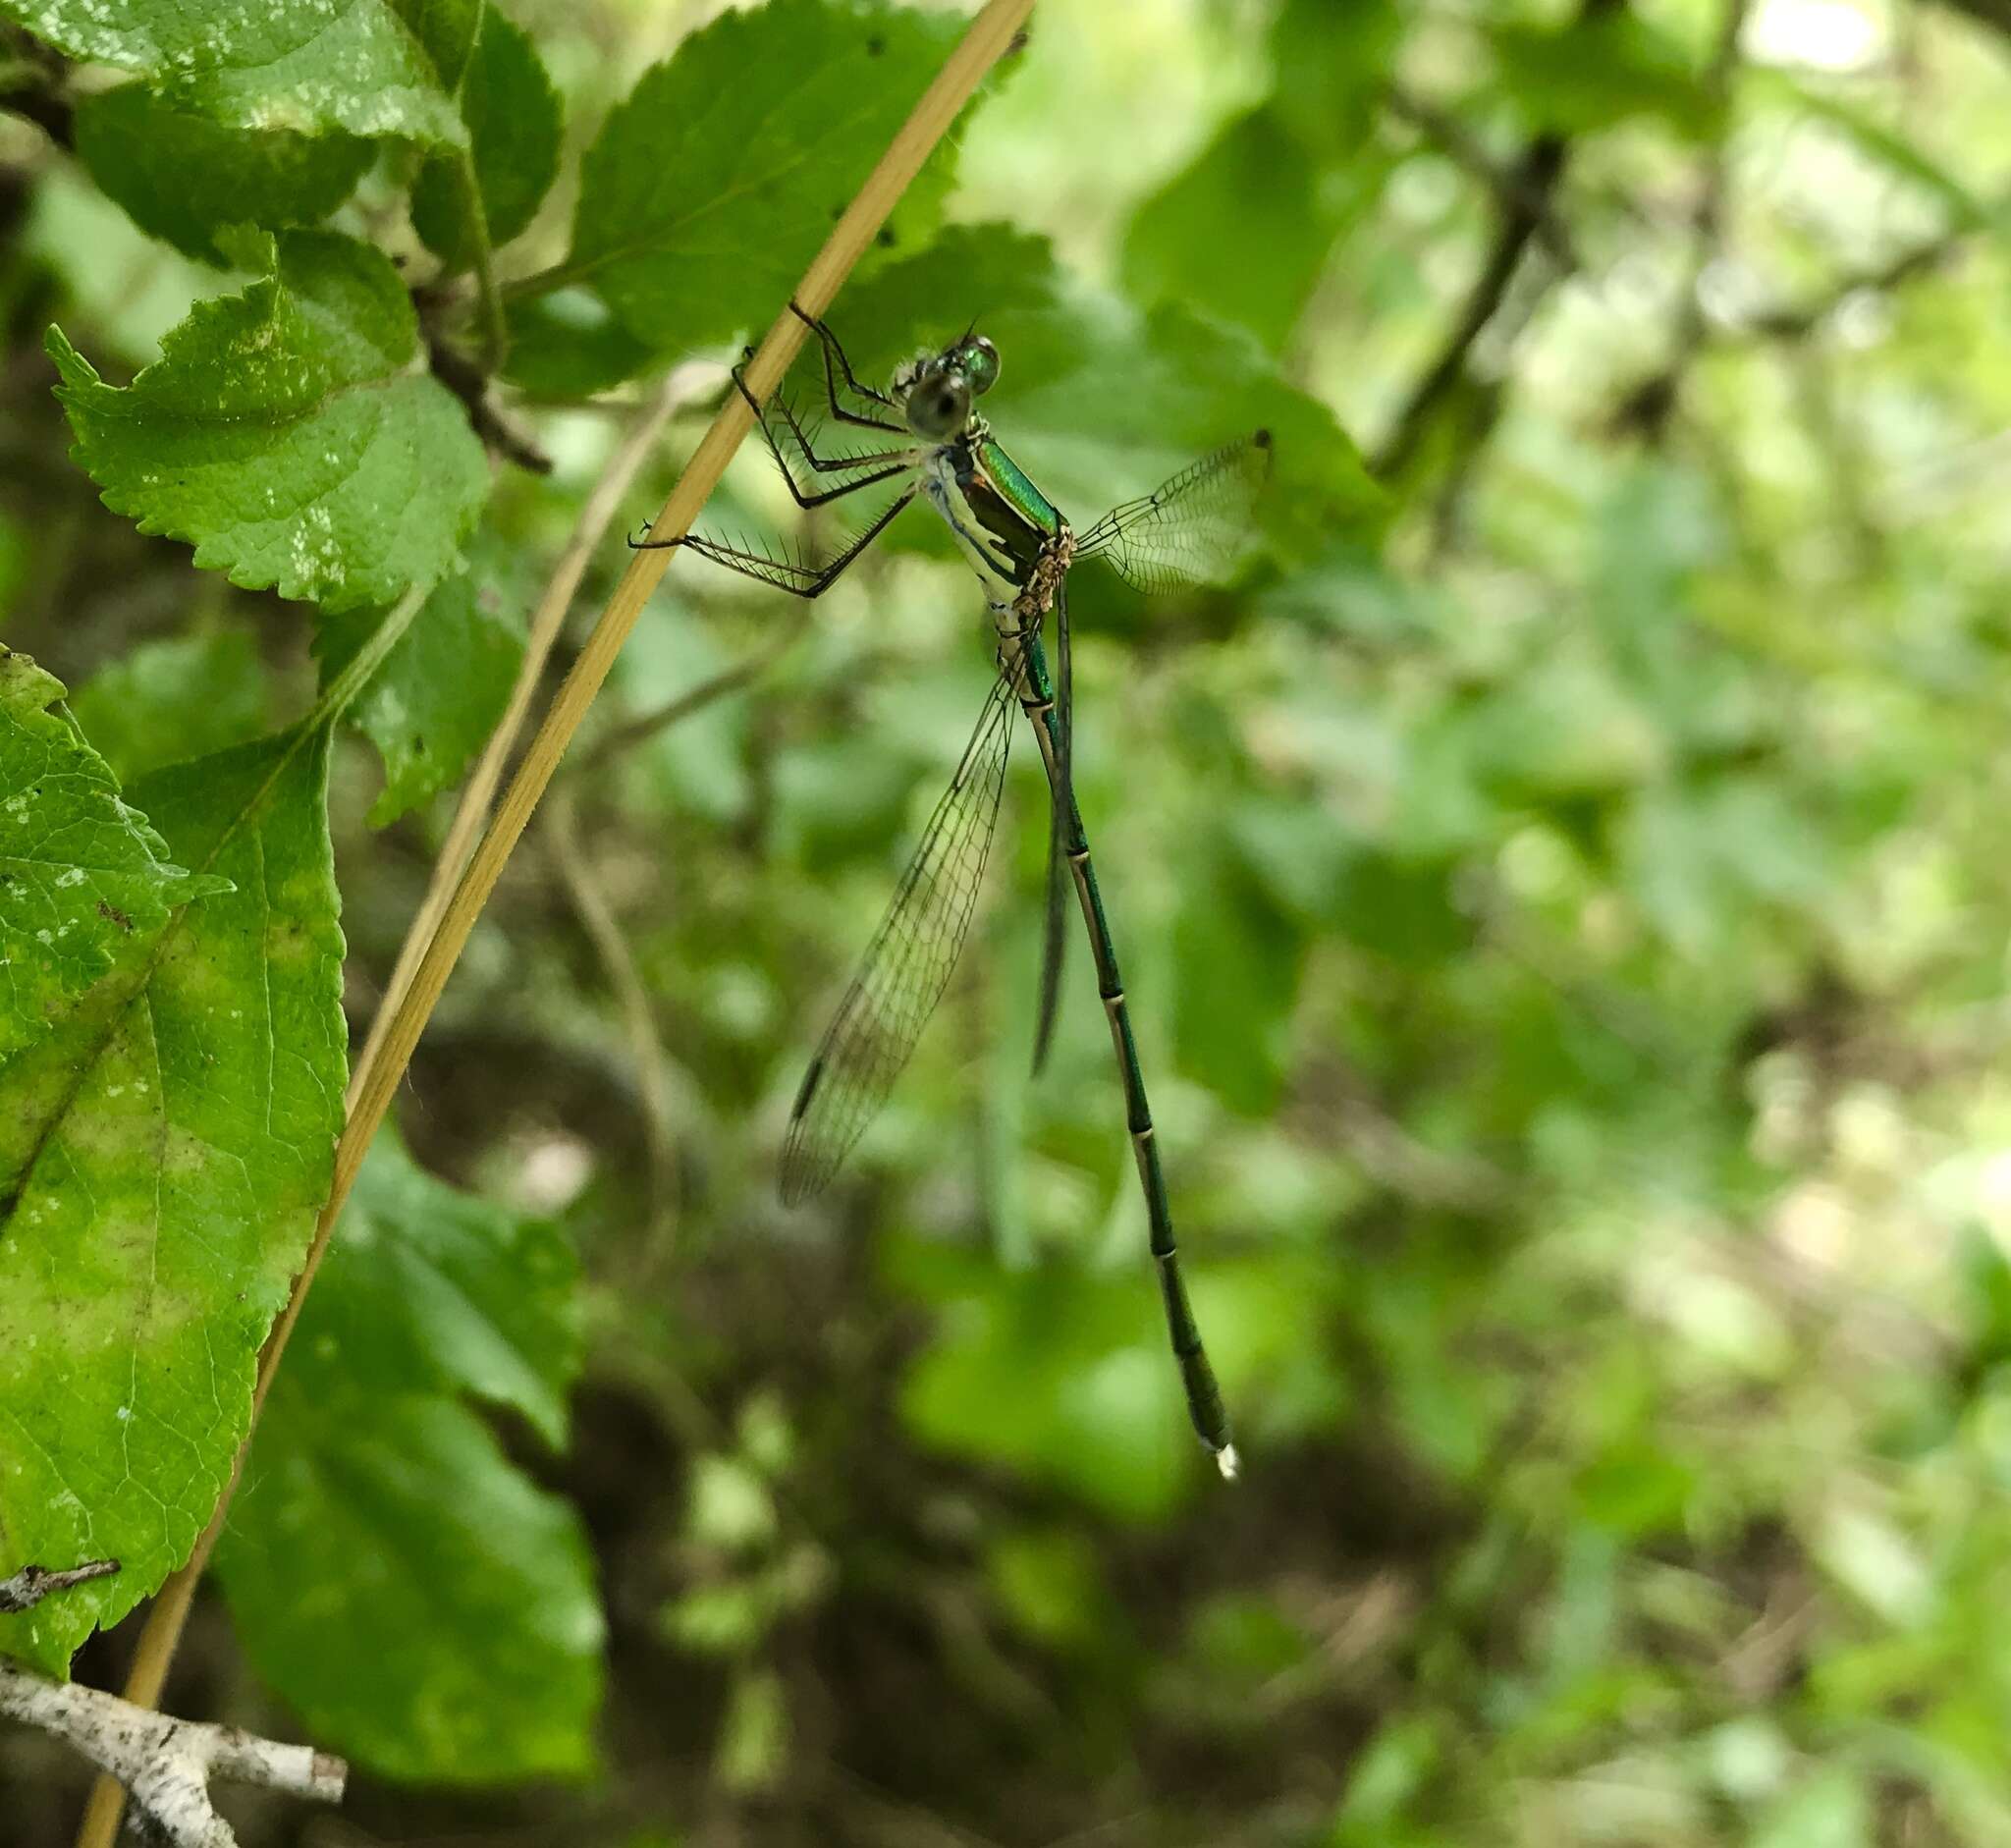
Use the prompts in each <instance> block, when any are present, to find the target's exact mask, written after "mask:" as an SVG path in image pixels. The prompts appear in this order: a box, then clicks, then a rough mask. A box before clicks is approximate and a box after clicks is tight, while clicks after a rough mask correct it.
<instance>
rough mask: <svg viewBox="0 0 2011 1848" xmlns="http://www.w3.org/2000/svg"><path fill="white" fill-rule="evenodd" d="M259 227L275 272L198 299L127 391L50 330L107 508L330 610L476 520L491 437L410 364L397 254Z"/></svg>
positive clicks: (415, 563)
mask: <svg viewBox="0 0 2011 1848" xmlns="http://www.w3.org/2000/svg"><path fill="white" fill-rule="evenodd" d="M259 242H260V244H261V245H262V246H263V249H264V252H265V255H266V259H267V261H268V263H269V265H270V271H269V273H268V274H267V275H266V276H264V277H263V278H261V279H260V280H259V281H257V282H254V283H252V284H251V285H250V287H249V288H247V289H246V290H245V293H244V294H243V295H239V296H226V297H222V298H218V299H212V300H208V301H202V302H198V303H197V304H196V306H195V308H194V310H193V312H192V313H190V316H189V318H188V319H187V320H186V321H184V322H183V323H182V325H181V326H180V327H178V328H176V329H175V330H174V332H173V333H172V334H170V335H169V336H168V338H167V339H166V340H165V341H164V342H163V343H162V347H161V356H160V358H159V359H158V360H157V361H156V362H155V363H154V364H152V365H150V366H148V367H147V368H146V369H145V370H144V371H142V372H141V373H140V374H139V375H138V377H137V378H136V379H135V380H134V381H133V383H132V385H130V386H128V387H126V388H124V389H123V390H122V389H120V388H119V387H116V386H113V385H108V384H106V383H105V381H104V380H102V379H101V378H99V376H98V375H97V372H96V371H95V370H94V369H93V368H92V366H91V365H90V363H89V362H88V361H87V360H85V359H84V358H83V357H82V355H81V354H80V353H78V352H77V351H76V349H75V348H73V347H72V346H71V344H70V343H69V341H67V340H66V339H64V337H63V335H62V332H61V330H60V329H56V328H51V329H50V331H49V343H48V344H49V353H50V355H51V357H53V358H54V359H55V361H56V367H57V370H58V371H59V372H60V373H61V374H62V378H63V383H62V384H61V385H60V386H59V387H58V388H57V396H58V397H59V398H60V399H61V400H62V401H63V406H64V408H65V409H66V410H67V411H68V412H69V416H70V426H71V428H72V430H74V431H75V432H76V435H77V447H76V450H75V451H74V452H73V453H74V454H75V456H76V458H77V460H78V461H79V462H82V464H83V465H84V467H86V468H87V469H88V470H89V471H90V473H91V476H92V478H93V479H94V480H95V481H96V482H97V483H98V485H99V487H101V488H102V489H103V490H104V501H105V504H106V506H108V507H110V508H111V509H112V510H113V511H114V512H115V513H121V514H128V515H131V516H134V517H135V518H136V519H137V520H138V522H139V528H140V530H141V531H142V532H153V533H166V534H168V535H169V536H170V537H172V538H177V539H185V540H188V541H190V543H191V544H193V545H194V547H195V563H196V564H197V565H199V566H202V567H204V568H205V569H208V570H215V571H226V572H228V573H229V575H230V578H231V581H232V582H233V583H237V584H242V585H244V586H245V588H246V589H256V590H263V589H276V590H277V591H279V593H280V594H281V595H282V596H285V597H300V598H307V599H311V600H313V601H315V602H318V603H321V604H323V605H324V606H326V607H327V608H328V609H331V610H349V609H355V608H357V607H358V606H360V605H365V604H377V605H383V604H389V603H393V602H396V601H397V599H398V598H399V597H400V596H401V595H403V594H404V592H405V591H406V590H407V589H408V588H409V587H410V586H412V585H413V584H429V583H431V582H433V581H434V580H435V579H437V578H438V577H439V576H440V575H441V573H442V572H443V571H446V569H447V567H448V565H449V563H450V561H451V560H452V559H453V557H454V555H455V551H456V549H457V548H458V546H459V545H460V543H461V541H462V538H463V537H464V536H465V534H466V533H467V531H468V529H469V527H470V526H472V524H473V523H474V519H475V516H476V515H477V514H478V513H479V511H480V508H481V504H482V499H483V496H484V495H485V494H486V492H487V490H488V481H489V476H488V468H487V465H486V463H485V462H484V461H483V457H482V449H481V445H480V444H479V443H478V442H477V441H476V440H475V438H474V436H473V435H472V434H471V433H470V431H469V429H468V427H467V419H466V417H465V416H464V415H463V414H462V408H461V407H460V406H459V405H458V404H457V403H456V402H455V400H454V398H453V396H452V394H450V393H449V392H448V391H447V389H446V388H445V387H444V386H442V385H440V384H439V383H438V382H437V381H435V380H434V379H432V378H430V377H427V376H425V375H424V374H423V373H420V372H416V371H414V370H413V367H414V364H415V362H416V361H417V358H418V352H419V339H418V322H417V319H416V317H415V316H414V315H413V313H412V309H411V303H410V301H409V299H408V298H407V296H406V293H405V289H404V286H403V285H402V284H401V282H400V281H399V277H398V272H397V271H396V270H395V269H394V268H393V267H392V265H391V263H390V261H389V259H388V258H386V257H384V256H383V255H381V254H380V253H379V252H378V251H376V250H374V249H372V248H371V247H370V246H369V245H364V244H358V243H357V242H355V241H354V240H353V239H350V238H342V237H337V236H335V235H333V234H332V233H327V232H303V231H297V232H287V233H284V234H282V235H281V236H280V237H279V238H278V239H277V240H276V241H273V240H260V241H259Z"/></svg>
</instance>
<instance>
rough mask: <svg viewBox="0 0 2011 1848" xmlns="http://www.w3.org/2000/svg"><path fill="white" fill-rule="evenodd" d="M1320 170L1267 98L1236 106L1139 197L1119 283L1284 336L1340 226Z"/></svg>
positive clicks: (1268, 338) (1275, 337)
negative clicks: (1210, 136) (1165, 178)
mask: <svg viewBox="0 0 2011 1848" xmlns="http://www.w3.org/2000/svg"><path fill="white" fill-rule="evenodd" d="M1321 177H1322V176H1321V173H1320V170H1319V168H1318V167H1316V166H1315V164H1314V162H1313V158H1312V156H1311V155H1310V154H1308V153H1307V152H1306V150H1305V148H1304V147H1303V146H1302V145H1301V144H1300V142H1299V140H1298V138H1297V136H1295V135H1293V134H1292V132H1291V131H1290V130H1289V129H1288V128H1287V127H1286V126H1285V123H1284V121H1283V119H1282V118H1281V117H1280V115H1279V114H1278V112H1277V110H1276V109H1273V108H1268V107H1266V108H1259V109H1253V110H1251V111H1249V113H1248V114H1246V115H1242V116H1238V117H1237V118H1236V119H1235V121H1233V122H1231V123H1230V124H1229V125H1228V126H1227V127H1226V128H1225V129H1223V132H1222V133H1221V134H1220V135H1219V136H1216V138H1215V140H1214V141H1213V142H1211V143H1210V145H1209V146H1208V147H1206V148H1204V149H1203V150H1202V152H1201V153H1200V154H1198V155H1197V156H1196V157H1195V159H1194V160H1193V161H1192V162H1191V163H1190V164H1189V165H1188V166H1187V167H1185V168H1184V169H1182V170H1181V171H1180V172H1179V173H1177V174H1175V175H1174V176H1173V178H1172V179H1171V180H1169V182H1168V183H1167V184H1166V185H1165V186H1164V187H1162V188H1161V189H1160V190H1159V191H1158V192H1156V193H1154V194H1153V196H1152V197H1151V198H1149V199H1147V200H1146V201H1145V203H1144V204H1143V205H1142V206H1140V207H1139V209H1138V213H1137V216H1136V217H1134V218H1133V219H1132V221H1131V229H1130V231H1129V233H1128V234H1127V235H1126V237H1125V240H1124V283H1125V286H1126V287H1127V288H1128V289H1129V290H1130V292H1131V293H1132V294H1133V295H1134V296H1136V297H1137V298H1138V299H1140V300H1143V301H1163V300H1173V301H1182V302H1185V303H1186V304H1187V305H1188V306H1190V307H1195V308H1200V309H1203V310H1205V311H1206V312H1208V313H1210V314H1215V315H1219V316H1221V317H1222V319H1223V320H1225V321H1234V322H1237V323H1239V324H1240V325H1242V326H1244V327H1247V328H1249V329H1250V331H1251V332H1252V333H1254V334H1255V335H1256V336H1257V337H1258V339H1260V340H1261V341H1263V342H1264V343H1265V345H1266V346H1268V347H1273V348H1276V347H1277V346H1279V345H1280V344H1282V342H1283V341H1284V339H1285V337H1286V335H1288V334H1289V333H1290V332H1291V330H1292V327H1293V325H1294V323H1296V321H1297V320H1298V318H1299V312H1300V310H1301V309H1302V308H1303V307H1304V306H1305V304H1306V299H1307V297H1308V296H1309V295H1311V293H1312V290H1313V285H1314V283H1315V282H1316V281H1317V280H1318V279H1319V275H1320V271H1321V269H1322V267H1323V266H1324V264H1325V262H1326V259H1327V253H1328V251H1329V249H1330V248H1331V247H1332V244H1333V240H1334V238H1335V236H1336V235H1337V233H1338V231H1339V217H1338V214H1337V213H1335V212H1333V211H1332V210H1329V209H1327V208H1326V205H1325V202H1324V201H1323V199H1322V197H1321V186H1320V183H1321Z"/></svg>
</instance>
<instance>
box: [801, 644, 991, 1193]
mask: <svg viewBox="0 0 2011 1848" xmlns="http://www.w3.org/2000/svg"><path fill="white" fill-rule="evenodd" d="M1017 705H1018V700H1017V698H1016V696H1015V695H1014V692H1013V688H1012V682H1011V680H1010V679H1009V678H1008V677H1006V676H1005V675H1001V676H1000V678H999V679H997V680H996V681H995V682H994V683H993V686H992V690H991V692H990V693H989V694H988V695H986V698H985V708H984V711H983V712H982V713H980V714H979V716H978V723H977V730H976V731H975V732H973V733H972V734H971V739H970V742H969V744H967V745H966V746H965V747H964V752H963V761H962V762H961V763H960V764H958V765H957V767H956V775H955V777H954V779H953V780H952V781H951V785H950V788H948V789H946V790H945V791H944V792H943V799H942V800H941V801H940V802H938V803H937V804H936V812H935V813H934V814H933V815H931V816H930V817H929V825H928V827H927V829H926V830H924V832H923V834H922V840H921V844H920V845H919V846H918V847H916V848H915V853H914V858H913V859H911V860H910V861H909V862H908V865H907V870H906V872H904V873H902V874H901V876H900V884H899V885H898V886H897V887H896V888H895V893H894V899H893V902H892V903H890V904H889V905H888V907H887V915H886V916H885V917H884V918H882V919H881V920H880V928H879V930H878V931H876V932H875V933H874V936H873V941H872V943H871V944H869V945H868V946H867V948H866V953H865V955H864V956H863V957H862V958H860V961H859V967H858V973H857V974H855V975H854V976H853V977H852V981H851V986H850V987H849V988H847V989H846V990H845V992H844V999H843V1000H842V1001H841V1002H840V1003H839V1005H838V1012H837V1014H836V1015H834V1016H833V1018H832V1022H831V1025H830V1027H829V1028H828V1029H827V1030H826V1032H825V1035H824V1038H823V1040H822V1041H821V1042H820V1043H819V1045H818V1048H817V1053H816V1056H815V1057H814V1058H813V1059H812V1060H810V1069H809V1070H808V1071H806V1072H805V1073H804V1074H803V1083H802V1088H801V1089H800V1090H799V1091H797V1093H796V1102H795V1106H794V1108H793V1109H792V1110H791V1111H790V1113H789V1126H788V1135H787V1136H786V1137H785V1138H784V1141H783V1149H782V1197H783V1200H784V1203H785V1204H787V1205H788V1206H794V1205H796V1204H797V1203H798V1202H799V1201H803V1200H807V1199H809V1198H810V1197H811V1195H813V1194H816V1193H820V1192H822V1191H823V1189H824V1187H825V1186H826V1184H827V1183H828V1182H829V1181H830V1179H831V1177H832V1175H833V1174H835V1173H836V1172H837V1171H838V1168H839V1164H840V1163H841V1162H842V1161H843V1160H844V1158H845V1156H846V1155H847V1154H849V1153H850V1151H851V1147H852V1144H853V1143H855V1142H857V1141H858V1139H859V1137H860V1135H861V1134H863V1133H864V1131H865V1127H866V1125H867V1124H868V1123H869V1122H871V1121H872V1119H873V1116H874V1114H876V1113H877V1112H878V1110H879V1109H880V1106H881V1105H882V1104H883V1103H885V1102H886V1100H887V1094H888V1092H889V1091H891V1090H893V1088H894V1081H895V1079H897V1077H899V1076H900V1072H901V1067H902V1066H904V1065H905V1064H906V1063H907V1061H908V1055H909V1054H910V1053H912V1052H913V1051H914V1049H915V1041H916V1040H918V1039H919V1038H921V1033H922V1028H923V1027H924V1026H925V1025H926V1024H927V1022H928V1018H929V1016H930V1015H931V1014H932V1013H934V1012H935V1011H936V1004H937V1003H938V1002H939V1001H941V1000H942V999H943V991H944V990H945V989H946V988H947V987H948V986H949V985H950V972H951V969H953V968H954V967H955V966H956V957H957V952H958V951H960V950H962V948H963V940H964V936H965V933H966V932H968V931H969V929H970V920H971V912H972V910H973V909H974V908H975V906H976V903H977V892H978V883H979V881H980V880H981V879H982V878H983V877H984V871H985V861H986V859H987V858H988V857H989V856H990V854H991V850H992V832H993V829H994V828H995V827H996V825H997V823H998V820H999V794H1000V791H1001V790H1002V789H1003V788H1005V754H1006V749H1007V747H1008V745H1009V744H1010V742H1011V738H1012V715H1013V711H1014V708H1015V707H1016V706H1017Z"/></svg>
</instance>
